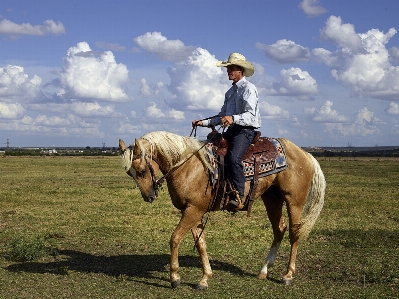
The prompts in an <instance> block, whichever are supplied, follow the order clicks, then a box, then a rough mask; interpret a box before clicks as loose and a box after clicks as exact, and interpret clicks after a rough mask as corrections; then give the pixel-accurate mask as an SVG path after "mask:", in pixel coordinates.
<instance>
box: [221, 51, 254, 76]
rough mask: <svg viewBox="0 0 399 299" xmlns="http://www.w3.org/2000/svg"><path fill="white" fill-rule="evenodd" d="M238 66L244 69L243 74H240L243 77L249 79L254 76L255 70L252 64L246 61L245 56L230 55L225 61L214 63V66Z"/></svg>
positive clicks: (238, 54)
mask: <svg viewBox="0 0 399 299" xmlns="http://www.w3.org/2000/svg"><path fill="white" fill-rule="evenodd" d="M233 64H234V65H238V66H241V67H242V68H244V72H243V73H242V74H243V75H244V76H245V77H250V76H252V75H253V74H254V72H255V69H254V66H253V65H252V63H250V62H249V61H246V59H245V56H244V55H242V54H240V53H231V54H230V56H229V58H228V59H227V61H222V60H219V61H218V62H216V66H224V67H227V66H229V65H233Z"/></svg>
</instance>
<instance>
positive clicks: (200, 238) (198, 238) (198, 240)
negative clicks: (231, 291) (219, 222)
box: [191, 222, 212, 290]
mask: <svg viewBox="0 0 399 299" xmlns="http://www.w3.org/2000/svg"><path fill="white" fill-rule="evenodd" d="M203 230H204V225H203V224H202V223H201V222H199V223H198V224H197V225H196V226H195V227H193V228H192V229H191V232H192V234H193V238H194V242H195V246H196V247H197V250H198V253H199V255H200V258H201V263H202V279H201V280H200V282H199V283H198V284H197V286H196V289H197V290H204V289H207V288H208V278H211V277H212V268H211V265H210V263H209V258H208V253H207V252H206V241H205V234H204V232H203Z"/></svg>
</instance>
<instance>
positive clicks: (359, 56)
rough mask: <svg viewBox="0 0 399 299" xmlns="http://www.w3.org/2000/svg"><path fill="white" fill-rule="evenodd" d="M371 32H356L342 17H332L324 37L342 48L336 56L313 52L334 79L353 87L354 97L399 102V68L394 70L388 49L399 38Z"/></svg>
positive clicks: (328, 52) (328, 21)
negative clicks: (391, 40)
mask: <svg viewBox="0 0 399 299" xmlns="http://www.w3.org/2000/svg"><path fill="white" fill-rule="evenodd" d="M396 32H397V31H396V29H394V28H391V29H390V30H389V31H388V32H387V33H385V34H384V33H383V32H381V31H379V30H378V29H371V30H369V31H368V32H366V33H359V34H357V33H356V32H355V28H354V26H353V25H352V24H343V23H342V20H341V18H340V17H335V16H331V17H330V18H329V19H328V20H327V22H326V27H325V28H324V29H323V30H322V36H323V37H324V38H326V39H328V40H330V41H333V42H334V43H335V44H336V45H337V46H338V47H339V48H338V50H337V51H335V52H330V51H328V50H325V49H314V50H313V54H314V55H315V56H316V57H317V58H318V59H319V60H320V61H322V62H324V63H325V64H326V65H328V66H329V67H330V68H331V75H332V77H333V78H334V79H335V80H337V81H338V82H341V83H342V84H343V85H344V86H347V87H350V88H351V91H352V96H353V97H372V98H377V99H384V100H391V101H398V100H399V67H395V66H392V65H391V63H390V55H389V53H388V50H387V49H386V47H385V45H386V44H387V43H388V41H389V40H390V39H391V38H392V36H394V35H395V34H396Z"/></svg>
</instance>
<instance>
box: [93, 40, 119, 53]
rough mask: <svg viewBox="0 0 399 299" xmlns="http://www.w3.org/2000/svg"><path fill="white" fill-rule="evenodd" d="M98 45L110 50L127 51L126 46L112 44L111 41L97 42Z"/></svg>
mask: <svg viewBox="0 0 399 299" xmlns="http://www.w3.org/2000/svg"><path fill="white" fill-rule="evenodd" d="M96 46H97V47H99V48H100V49H104V50H108V51H114V52H124V51H126V47H125V46H121V45H119V44H111V43H106V42H96Z"/></svg>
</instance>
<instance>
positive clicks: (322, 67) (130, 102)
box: [0, 0, 399, 147]
mask: <svg viewBox="0 0 399 299" xmlns="http://www.w3.org/2000/svg"><path fill="white" fill-rule="evenodd" d="M398 12H399V1H397V0H389V1H388V0H374V1H371V0H361V1H360V0H359V1H357V0H345V1H341V0H319V1H317V0H281V1H277V0H273V1H271V0H258V1H252V0H247V1H235V0H229V1H225V0H212V1H211V0H204V1H201V0H197V1H191V0H179V1H176V0H169V1H166V0H165V1H161V0H157V1H155V0H146V1H128V0H125V1H118V0H113V1H104V0H96V1H92V0H85V1H82V0H79V1H75V0H68V1H55V0H54V1H50V0H47V1H41V0H34V1H33V0H26V1H23V0H11V1H7V0H2V1H1V2H0V143H1V144H5V143H6V141H7V139H9V142H10V146H12V147H18V146H21V147H39V146H42V147H49V146H56V147H58V146H94V147H99V146H102V145H103V143H105V145H106V146H115V147H116V146H117V145H118V139H119V138H122V139H124V140H125V141H126V142H128V143H130V142H133V141H134V138H138V137H140V136H142V135H143V134H145V133H147V132H150V131H155V130H166V131H171V132H175V133H177V134H180V135H189V133H190V132H191V121H192V120H193V119H200V118H205V117H207V116H211V115H214V114H216V113H217V112H218V111H219V108H220V107H221V106H222V104H223V99H224V92H225V91H226V90H227V89H228V88H229V85H230V83H231V82H229V81H228V79H227V75H226V71H225V69H223V68H218V67H216V65H215V64H216V61H217V60H225V59H227V57H228V55H229V54H230V53H231V52H240V53H241V54H243V55H245V56H246V58H247V60H249V61H250V62H252V63H253V64H254V66H255V74H254V75H253V76H252V77H249V78H248V80H250V81H251V82H253V83H254V84H255V85H256V86H257V88H258V90H259V94H260V111H261V115H262V127H261V129H260V131H261V132H262V135H263V136H271V137H284V138H288V139H290V140H292V141H293V142H295V143H296V144H298V145H300V146H346V145H348V144H350V145H352V146H376V145H379V146H383V145H399V35H398V32H397V30H399V18H398V17H397V14H398ZM208 131H209V129H200V130H199V135H200V136H206V134H207V133H208Z"/></svg>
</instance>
